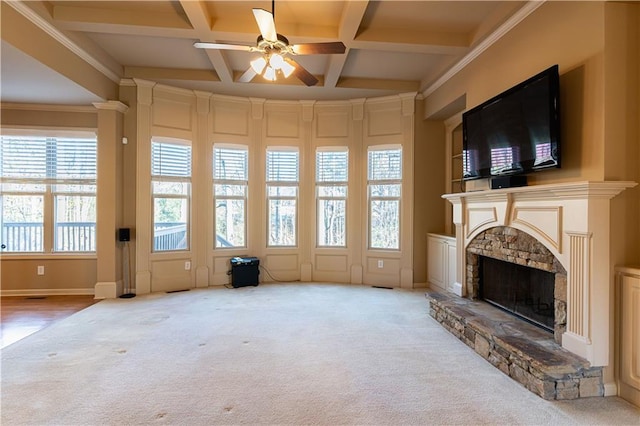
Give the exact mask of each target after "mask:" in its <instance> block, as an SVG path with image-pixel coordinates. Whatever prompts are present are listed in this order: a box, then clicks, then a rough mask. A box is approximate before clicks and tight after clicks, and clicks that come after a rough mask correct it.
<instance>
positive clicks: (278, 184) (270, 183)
mask: <svg viewBox="0 0 640 426" xmlns="http://www.w3.org/2000/svg"><path fill="white" fill-rule="evenodd" d="M271 152H289V153H291V152H293V153H295V154H296V164H295V178H294V179H291V178H286V179H283V180H277V179H270V176H269V175H270V167H269V166H270V160H269V153H271ZM265 183H266V194H265V195H266V213H267V214H266V216H267V217H266V221H267V225H266V231H267V235H266V246H267V248H296V247H298V245H299V240H298V235H299V232H298V223H299V216H300V214H299V208H300V203H299V197H300V149H299V148H298V147H294V146H269V147H267V149H266V151H265ZM272 188H273V189H278V192H279V190H280V189H282V190H284V191H285V192H286V191H287V189H288V188H290V189H293V191H292V192H293V193H294V195H290V194H289V195H287V194H276V195H272V194H271V191H270V189H272ZM272 201H273V202H287V201H289V202H292V203H293V205H294V208H293V210H294V213H293V214H294V218H293V227H292V232H293V243H292V244H274V243H272V241H271V235H272V232H271V222H272V220H271V211H272V209H271V205H272V204H271V203H272Z"/></svg>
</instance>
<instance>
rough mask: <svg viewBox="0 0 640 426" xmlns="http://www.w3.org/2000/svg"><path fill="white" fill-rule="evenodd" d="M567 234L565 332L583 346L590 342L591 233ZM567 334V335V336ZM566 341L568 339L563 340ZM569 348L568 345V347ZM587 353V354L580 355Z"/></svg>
mask: <svg viewBox="0 0 640 426" xmlns="http://www.w3.org/2000/svg"><path fill="white" fill-rule="evenodd" d="M567 235H568V236H569V257H570V259H571V261H570V265H569V271H568V274H567V331H566V333H565V336H567V335H571V337H572V338H573V339H577V340H578V341H580V342H581V343H582V346H583V347H584V346H586V345H590V344H591V327H590V324H589V318H590V316H591V315H590V305H591V301H590V300H589V299H590V297H589V295H590V293H591V272H590V270H589V265H590V258H591V248H590V244H591V233H588V232H567ZM567 337H568V336H567ZM565 343H566V344H568V342H565ZM568 349H569V350H572V349H571V348H568ZM576 350H577V348H574V349H573V350H572V352H573V351H576ZM582 355H586V354H582Z"/></svg>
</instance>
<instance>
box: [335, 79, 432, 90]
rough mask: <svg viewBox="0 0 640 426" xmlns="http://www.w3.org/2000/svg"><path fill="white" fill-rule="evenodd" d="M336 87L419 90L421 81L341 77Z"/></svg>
mask: <svg viewBox="0 0 640 426" xmlns="http://www.w3.org/2000/svg"><path fill="white" fill-rule="evenodd" d="M336 87H340V88H344V89H376V90H393V91H399V92H417V91H418V89H419V88H420V82H419V81H404V80H383V79H376V78H357V77H340V79H339V80H338V84H336Z"/></svg>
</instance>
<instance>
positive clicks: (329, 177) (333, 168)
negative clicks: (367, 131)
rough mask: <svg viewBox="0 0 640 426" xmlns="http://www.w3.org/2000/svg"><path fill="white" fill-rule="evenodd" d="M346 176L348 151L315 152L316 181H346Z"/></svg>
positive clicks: (347, 174) (347, 173) (347, 171)
mask: <svg viewBox="0 0 640 426" xmlns="http://www.w3.org/2000/svg"><path fill="white" fill-rule="evenodd" d="M348 178H349V152H348V151H318V152H316V182H323V183H330V182H347V181H348Z"/></svg>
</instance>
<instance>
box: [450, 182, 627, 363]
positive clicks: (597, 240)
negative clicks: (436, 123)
mask: <svg viewBox="0 0 640 426" xmlns="http://www.w3.org/2000/svg"><path fill="white" fill-rule="evenodd" d="M636 185H637V183H635V182H629V181H598V182H594V181H581V182H569V183H555V184H548V185H532V186H524V187H517V188H502V189H494V190H485V191H478V192H464V193H457V194H445V195H443V196H442V197H443V198H445V199H446V200H448V201H449V202H450V203H451V204H452V205H453V222H454V224H455V228H456V282H455V285H454V286H453V288H454V293H456V294H458V295H459V296H465V295H466V289H465V285H463V283H465V282H466V279H465V273H466V269H467V267H466V249H467V245H468V244H469V242H471V241H472V240H473V238H475V236H477V235H478V234H479V233H481V232H483V231H485V230H487V229H489V228H492V227H496V226H510V227H513V228H517V229H519V230H520V231H523V232H526V233H527V234H529V235H531V236H533V237H534V238H536V239H538V241H540V242H541V243H542V244H543V245H544V246H545V247H547V248H548V249H549V250H550V251H551V253H553V254H554V255H555V256H556V258H557V259H558V260H559V261H560V263H561V264H562V265H563V266H564V268H565V269H566V271H567V331H566V332H565V333H564V335H563V337H562V346H563V347H565V348H566V349H568V350H569V351H571V352H573V353H575V354H577V355H579V356H581V357H583V358H586V359H587V360H588V361H589V362H590V363H591V365H593V366H607V365H609V362H610V360H609V356H610V351H609V349H610V342H612V341H613V335H612V333H611V332H610V330H612V329H613V328H611V327H610V325H611V321H613V315H611V312H610V301H611V300H613V295H612V294H611V289H612V288H613V285H612V280H613V277H614V273H613V272H614V265H612V264H611V260H610V249H609V247H610V244H611V241H610V226H611V224H610V200H611V199H612V198H613V197H615V196H616V195H618V194H620V193H621V192H622V191H624V190H625V189H627V188H632V187H634V186H636Z"/></svg>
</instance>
